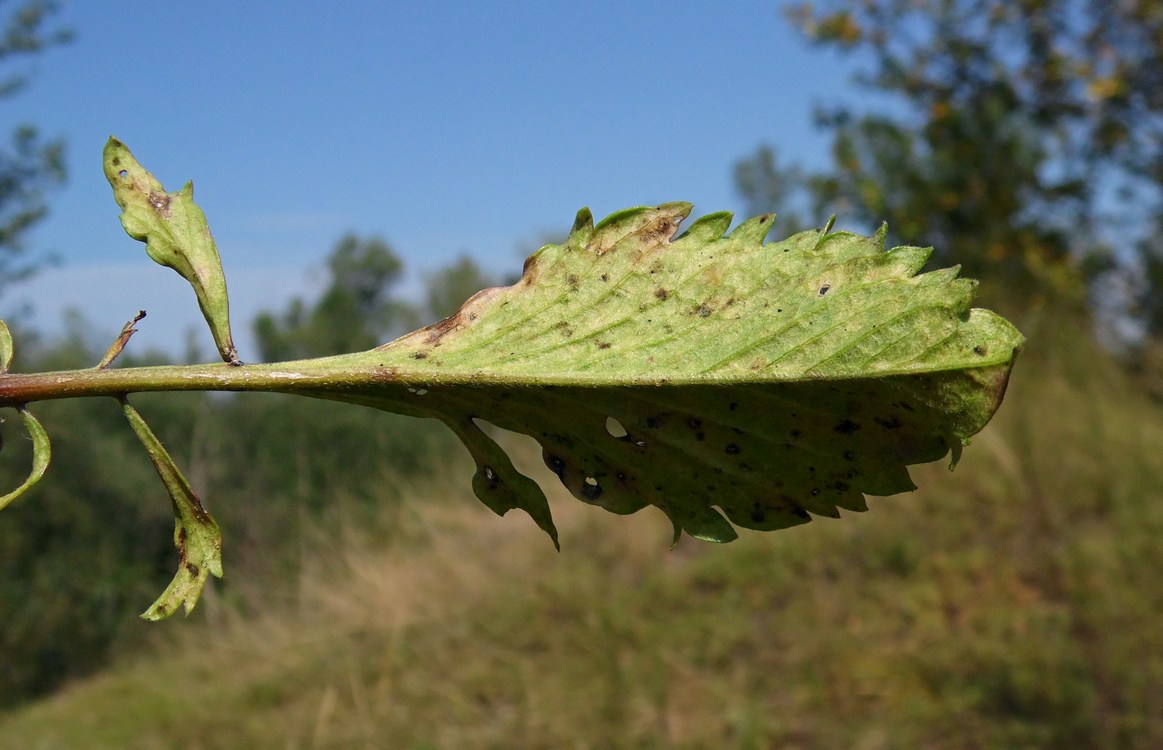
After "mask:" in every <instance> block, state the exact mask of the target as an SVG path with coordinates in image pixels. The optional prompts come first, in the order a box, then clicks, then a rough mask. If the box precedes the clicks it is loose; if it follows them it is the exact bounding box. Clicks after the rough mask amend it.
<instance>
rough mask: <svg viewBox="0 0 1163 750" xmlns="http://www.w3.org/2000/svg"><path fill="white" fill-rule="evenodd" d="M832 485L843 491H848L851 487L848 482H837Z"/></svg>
mask: <svg viewBox="0 0 1163 750" xmlns="http://www.w3.org/2000/svg"><path fill="white" fill-rule="evenodd" d="M832 486H833V487H835V488H836V489H838V490H840V491H841V492H847V491H848V489H849V485H848V483H847V482H836V484H834V485H832Z"/></svg>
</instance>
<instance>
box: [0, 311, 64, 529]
mask: <svg viewBox="0 0 1163 750" xmlns="http://www.w3.org/2000/svg"><path fill="white" fill-rule="evenodd" d="M0 325H3V323H0ZM7 330H8V327H7V326H4V332H7ZM9 351H11V349H10V350H9ZM17 411H18V412H20V418H21V419H23V420H24V428H25V429H26V430H28V436H29V438H31V439H32V470H31V471H29V473H28V478H27V479H25V480H24V483H23V484H21V485H20V486H19V487H17V488H16V489H14V490H12V492H9V493H8V494H7V495H4V496H3V497H0V510H4V508H6V507H7V506H8V504H9V503H11V502H12V501H13V500H15V499H16V498H18V497H20V496H21V495H23V494H24V493H25V492H27V491H28V490H29V488H31V487H32V486H33V485H34V484H36V483H37V482H39V481H40V479H41V477H43V476H44V473H45V472H46V471H48V464H49V461H50V460H51V458H52V444H51V443H50V442H49V439H48V433H47V432H45V431H44V427H43V426H42V425H41V424H40V420H38V419H37V418H36V417H34V416H32V412H30V411H29V410H28V409H25V408H24V407H17Z"/></svg>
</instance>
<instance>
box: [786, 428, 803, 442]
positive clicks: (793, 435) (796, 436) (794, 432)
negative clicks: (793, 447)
mask: <svg viewBox="0 0 1163 750" xmlns="http://www.w3.org/2000/svg"><path fill="white" fill-rule="evenodd" d="M788 434H789V435H791V437H792V440H795V439H796V438H798V437H799V436H800V435H802V434H803V433H802V432H800V431H799V430H792V431H791V432H789V433H788Z"/></svg>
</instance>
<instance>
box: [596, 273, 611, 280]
mask: <svg viewBox="0 0 1163 750" xmlns="http://www.w3.org/2000/svg"><path fill="white" fill-rule="evenodd" d="M598 278H600V279H601V280H602V281H609V280H610V274H608V273H604V274H602V275H601V276H599V277H598Z"/></svg>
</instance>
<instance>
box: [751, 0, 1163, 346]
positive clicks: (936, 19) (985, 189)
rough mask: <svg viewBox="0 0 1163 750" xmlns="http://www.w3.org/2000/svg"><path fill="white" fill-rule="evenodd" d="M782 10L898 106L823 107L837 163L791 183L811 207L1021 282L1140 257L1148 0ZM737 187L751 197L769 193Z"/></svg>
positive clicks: (1157, 92) (1155, 181) (1152, 140)
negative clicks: (858, 62)
mask: <svg viewBox="0 0 1163 750" xmlns="http://www.w3.org/2000/svg"><path fill="white" fill-rule="evenodd" d="M789 15H790V17H791V18H792V19H793V20H794V21H795V22H796V23H798V24H799V25H800V26H801V27H802V28H803V29H804V31H805V33H806V34H807V35H808V36H809V38H811V39H812V40H813V41H814V42H816V43H817V44H820V45H822V46H825V47H830V48H833V49H838V50H840V51H843V52H855V53H857V54H859V55H861V59H863V60H871V64H870V65H869V66H868V67H866V68H865V69H863V70H862V71H861V72H860V74H859V75H858V76H857V80H858V81H859V82H860V83H861V84H863V85H864V86H866V87H868V88H869V89H870V90H873V91H876V92H878V93H880V94H887V95H889V96H890V97H891V98H892V99H893V100H894V101H895V104H896V106H895V107H893V108H892V109H891V110H890V114H883V113H876V114H869V113H863V114H857V113H854V112H853V111H852V110H850V109H848V108H843V107H841V108H836V109H832V110H829V111H822V112H820V113H818V119H819V121H820V123H821V124H822V125H823V126H824V127H826V128H828V129H830V130H831V131H832V133H833V135H834V141H833V156H834V164H833V167H832V169H831V171H830V172H829V173H828V174H826V175H817V176H815V177H814V178H813V179H812V180H810V181H807V182H806V183H805V182H801V183H800V185H801V187H806V188H807V189H809V190H810V192H811V193H812V195H813V197H814V199H815V203H816V209H817V211H819V212H820V213H829V212H833V211H835V212H838V213H841V214H842V215H844V216H845V217H846V218H847V217H853V218H856V219H859V220H861V221H865V222H869V223H873V224H876V223H880V222H881V221H887V222H888V224H889V227H890V228H891V230H892V231H893V232H894V234H895V235H896V238H898V239H899V240H901V241H905V242H915V243H919V244H924V245H930V244H931V245H936V246H937V247H940V248H941V251H940V253H939V254H938V258H937V259H938V260H940V261H947V260H948V259H950V258H956V259H957V261H958V262H961V263H962V265H963V266H965V269H966V272H967V273H968V274H970V275H978V276H982V275H984V276H992V277H994V278H1001V279H1005V280H1007V281H1008V282H1009V283H1010V284H1011V286H1012V285H1017V286H1020V287H1023V288H1026V289H1029V288H1033V287H1034V286H1036V287H1037V288H1039V289H1046V288H1048V287H1056V288H1059V289H1061V288H1070V287H1072V286H1074V285H1076V284H1077V283H1078V281H1079V280H1080V278H1081V277H1083V276H1089V278H1090V279H1091V280H1094V279H1096V278H1098V277H1099V276H1101V275H1103V274H1107V273H1113V272H1124V271H1125V270H1126V269H1129V268H1131V267H1133V266H1138V267H1142V266H1143V265H1147V264H1148V261H1149V258H1148V256H1147V255H1145V254H1144V255H1143V260H1142V261H1141V262H1136V261H1135V259H1134V254H1135V252H1136V250H1135V247H1136V241H1137V240H1141V239H1143V238H1145V237H1148V236H1150V234H1151V229H1152V222H1150V221H1144V220H1143V216H1150V215H1152V214H1157V213H1158V212H1159V210H1160V197H1161V196H1160V187H1161V186H1163V118H1161V117H1160V115H1161V114H1163V8H1161V6H1159V4H1158V3H1156V2H1152V1H1151V0H1129V1H1128V2H1124V3H1108V2H1100V1H1098V0H1024V1H1023V2H1008V1H1006V0H919V1H918V0H861V2H858V3H840V4H835V5H831V6H829V7H827V8H825V9H823V10H817V9H815V8H813V7H812V5H810V4H808V3H802V4H797V5H795V6H793V7H792V8H791V10H790V12H789ZM764 158H765V155H764V153H763V152H762V151H761V152H760V153H759V154H757V155H756V156H755V157H752V158H751V159H749V160H747V161H744V162H743V163H742V164H741V166H740V167H738V169H739V170H742V171H744V172H745V173H748V174H753V173H755V171H756V170H757V169H758V166H757V165H758V164H760V163H761V162H762V160H763V159H764ZM748 170H749V171H748ZM737 182H738V185H739V188H740V190H741V192H742V193H743V195H744V197H746V198H748V199H754V198H755V197H756V196H760V195H762V194H763V190H765V189H766V188H765V187H764V186H763V183H762V182H760V183H759V184H758V185H756V184H749V183H748V182H746V181H745V180H737ZM1128 235H1130V237H1129V240H1130V241H1128ZM1137 252H1140V253H1145V252H1146V250H1145V249H1141V250H1138V251H1137ZM1032 285H1033V286H1032ZM1161 293H1163V289H1160V288H1158V287H1156V286H1153V287H1152V288H1151V289H1149V290H1146V291H1143V292H1142V295H1141V296H1142V297H1143V299H1141V300H1140V304H1141V305H1145V307H1147V308H1149V307H1150V305H1149V304H1147V303H1148V302H1149V301H1150V300H1156V299H1157V298H1158V295H1159V294H1161ZM1153 325H1156V326H1157V325H1159V322H1158V321H1157V322H1155V323H1153ZM1156 330H1159V329H1156Z"/></svg>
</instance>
